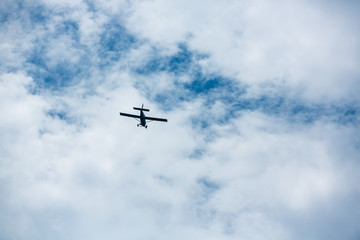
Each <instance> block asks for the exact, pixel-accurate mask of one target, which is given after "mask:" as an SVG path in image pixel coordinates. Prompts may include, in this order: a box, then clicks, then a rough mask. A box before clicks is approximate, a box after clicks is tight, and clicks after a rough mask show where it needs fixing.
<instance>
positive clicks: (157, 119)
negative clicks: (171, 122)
mask: <svg viewBox="0 0 360 240" xmlns="http://www.w3.org/2000/svg"><path fill="white" fill-rule="evenodd" d="M145 119H146V120H150V121H159V122H167V121H168V120H167V119H164V118H154V117H145Z"/></svg>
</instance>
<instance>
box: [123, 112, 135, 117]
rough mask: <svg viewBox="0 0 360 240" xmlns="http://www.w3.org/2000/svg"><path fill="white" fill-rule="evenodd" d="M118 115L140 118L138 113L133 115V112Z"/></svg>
mask: <svg viewBox="0 0 360 240" xmlns="http://www.w3.org/2000/svg"><path fill="white" fill-rule="evenodd" d="M120 116H124V117H132V118H140V116H139V115H133V114H128V113H122V112H121V113H120Z"/></svg>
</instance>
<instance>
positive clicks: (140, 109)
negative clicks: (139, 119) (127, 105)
mask: <svg viewBox="0 0 360 240" xmlns="http://www.w3.org/2000/svg"><path fill="white" fill-rule="evenodd" d="M133 108H134V110H139V111H144V112H150V109H146V108H144V104H143V105H142V106H141V108H138V107H133Z"/></svg>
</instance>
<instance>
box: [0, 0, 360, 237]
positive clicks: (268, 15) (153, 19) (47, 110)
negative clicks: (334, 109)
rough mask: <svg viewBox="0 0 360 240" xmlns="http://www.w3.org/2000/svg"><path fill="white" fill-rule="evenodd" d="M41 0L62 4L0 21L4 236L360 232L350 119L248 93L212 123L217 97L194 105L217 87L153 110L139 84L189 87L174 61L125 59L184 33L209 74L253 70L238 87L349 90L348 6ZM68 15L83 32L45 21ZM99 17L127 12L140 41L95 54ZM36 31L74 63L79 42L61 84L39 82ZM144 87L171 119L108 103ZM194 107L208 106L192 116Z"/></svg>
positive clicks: (132, 99)
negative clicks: (270, 108) (140, 122)
mask: <svg viewBox="0 0 360 240" xmlns="http://www.w3.org/2000/svg"><path fill="white" fill-rule="evenodd" d="M44 3H45V2H44ZM68 4H69V5H68ZM45 6H46V7H47V8H49V9H52V10H54V12H56V13H60V12H62V13H63V14H55V16H51V17H50V19H49V20H48V22H46V24H39V25H35V27H34V29H30V30H26V28H24V26H28V24H29V23H28V22H27V21H29V19H27V18H26V19H27V20H26V21H25V22H24V23H23V24H22V23H21V21H18V20H9V22H7V23H6V24H5V25H3V28H1V33H2V34H4V35H5V37H4V38H3V39H2V40H1V45H0V47H1V49H4V51H5V52H7V53H8V54H6V56H5V57H4V59H5V60H3V63H4V65H3V67H2V68H1V75H0V112H1V113H2V114H1V117H0V130H1V135H0V163H1V166H2V168H1V169H0V196H1V197H0V204H1V205H0V212H1V214H0V220H1V222H2V223H3V224H2V225H1V226H0V236H1V237H2V238H4V239H8V238H11V237H15V238H17V239H39V238H41V237H43V236H49V237H48V238H58V239H83V238H86V239H99V238H105V239H118V238H119V237H121V238H124V239H152V238H154V239H169V238H171V239H240V238H245V239H304V238H305V239H306V238H311V237H313V236H316V237H315V238H318V239H322V238H325V237H327V236H329V234H332V238H333V239H335V238H341V239H351V238H354V237H353V236H355V235H356V234H357V233H358V232H359V229H358V227H357V226H356V225H354V223H352V222H358V221H357V220H359V216H360V215H359V209H358V207H357V201H355V200H357V199H358V198H359V190H360V189H359V187H358V182H359V177H358V174H357V173H358V170H359V167H360V166H359V164H358V163H357V156H358V154H359V149H358V146H359V143H358V142H359V139H358V137H357V135H358V127H357V126H356V125H351V124H349V125H341V124H340V123H337V122H334V121H333V122H331V120H329V119H327V118H326V117H325V116H324V117H321V116H320V117H319V118H318V119H315V120H314V121H313V122H311V123H303V122H290V121H289V119H284V118H282V117H283V116H282V115H281V114H278V115H277V114H273V115H271V116H268V115H266V114H264V113H260V110H259V111H258V110H256V109H255V110H253V111H245V110H244V111H241V112H238V113H237V114H233V115H231V117H234V119H229V120H228V121H224V122H222V123H221V124H220V123H219V122H221V121H220V120H221V119H222V118H223V117H224V116H225V115H226V114H228V113H229V112H231V109H230V107H229V106H227V104H226V103H224V102H222V101H221V100H217V101H215V100H214V104H213V105H211V106H209V108H207V109H204V105H206V99H207V98H211V97H212V96H213V95H211V94H214V95H216V94H217V95H219V94H223V92H220V93H219V92H216V93H209V96H205V95H204V94H203V95H199V96H195V97H194V98H193V99H191V101H190V100H188V101H183V102H181V101H180V100H178V99H177V98H176V96H175V97H174V98H171V101H170V103H173V104H174V105H175V104H176V106H177V108H170V110H168V112H162V111H161V109H160V108H159V107H158V105H157V103H155V102H151V100H149V99H147V98H146V94H148V95H150V99H154V97H155V96H156V94H158V93H161V92H171V91H174V92H175V94H177V93H178V92H181V91H184V89H181V85H176V84H174V79H175V77H176V76H174V75H173V74H171V73H169V72H156V73H154V74H152V76H139V75H137V74H135V73H134V72H133V71H132V69H133V68H136V67H138V66H141V65H143V64H144V63H145V62H146V61H147V60H149V59H151V58H152V56H153V54H154V52H156V53H157V54H158V55H159V56H169V55H171V54H174V53H176V52H177V51H178V50H179V48H178V45H177V44H178V43H179V42H184V41H185V42H186V43H187V44H188V45H189V46H190V50H191V51H198V52H200V53H209V54H210V55H209V58H207V59H203V60H201V61H200V63H201V64H200V65H201V67H202V68H203V69H201V71H203V73H204V74H205V75H206V73H209V75H210V74H211V73H216V74H218V75H220V76H224V77H232V78H234V79H238V80H239V81H240V80H241V82H242V83H246V84H249V85H250V87H251V91H250V92H248V93H247V95H246V97H248V98H256V97H257V96H259V95H261V94H266V95H270V96H278V95H282V94H285V93H284V92H287V91H290V90H291V91H290V92H291V93H298V92H301V91H303V90H304V92H303V93H304V96H306V97H308V100H309V99H310V100H314V99H316V98H317V97H316V96H315V95H319V98H322V97H324V95H328V98H329V99H330V100H329V101H330V102H332V103H334V102H336V101H335V100H337V99H339V98H340V99H341V98H344V99H346V100H348V101H350V100H353V101H356V98H355V97H354V95H351V94H352V93H353V92H352V91H355V90H356V89H357V83H356V81H355V80H354V81H353V80H352V79H351V78H352V77H354V78H353V79H355V77H356V76H358V70H357V67H356V63H357V62H358V56H357V52H356V51H355V50H356V49H357V48H358V45H357V42H356V41H355V40H356V39H358V34H357V32H356V31H355V30H354V31H353V29H352V28H351V27H349V26H348V25H347V24H348V23H349V20H351V19H353V16H350V17H349V19H348V18H347V17H346V16H344V15H342V14H340V15H336V16H335V17H333V18H332V16H331V13H332V11H333V9H332V8H331V7H329V8H324V9H323V8H322V7H323V5H322V4H321V2H318V3H317V5H312V3H306V2H305V3H304V2H302V3H300V2H298V1H292V2H291V3H289V2H284V1H276V2H275V3H272V4H269V3H267V2H266V1H256V2H249V1H247V2H238V1H223V2H221V3H220V2H216V1H201V2H197V3H190V2H186V1H185V2H184V1H182V2H180V1H172V2H167V1H159V0H157V1H151V2H148V1H136V2H132V3H131V4H130V3H129V2H127V1H121V2H119V3H114V2H113V1H112V2H111V1H109V2H106V3H100V2H95V3H94V5H93V6H89V4H85V3H83V2H79V1H73V2H71V3H68V2H67V1H60V2H59V1H58V2H56V3H54V2H46V4H45ZM69 6H70V7H69ZM204 6H206V7H204ZM92 7H93V8H95V10H96V11H93V10H91V9H90V8H92ZM344 11H345V10H344ZM45 12H47V11H45ZM117 15H119V16H117ZM114 19H115V20H114ZM64 20H73V21H75V22H76V23H77V24H78V26H79V31H78V32H77V34H79V39H78V40H77V39H75V38H72V36H71V35H70V34H68V32H67V33H64V34H63V35H62V36H58V35H57V34H55V33H56V28H57V27H58V26H59V25H61V24H62V22H63V21H64ZM340 20H341V21H340ZM109 21H115V22H116V21H118V22H119V23H124V24H126V26H127V27H128V29H127V30H129V31H130V32H132V33H133V34H135V37H136V38H137V40H138V41H139V42H138V43H137V44H136V46H134V47H133V48H132V49H130V50H126V53H124V55H123V57H121V58H120V59H119V60H116V61H115V62H111V63H110V64H109V65H108V66H99V65H98V64H99V62H101V59H100V57H99V55H98V53H97V51H98V50H99V48H100V47H101V46H99V44H100V43H99V39H100V34H102V33H103V31H104V29H103V26H104V25H106V24H107V23H109ZM328 25H331V26H333V28H327V27H326V26H328ZM4 26H5V27H4ZM10 26H16V27H15V28H11V27H10ZM10 29H12V31H13V32H12V31H8V30H10ZM121 34H126V33H121ZM18 36H21V37H18ZM36 38H38V39H39V40H42V41H39V42H37V43H38V44H45V45H46V47H47V49H46V51H45V53H44V54H45V55H44V56H46V60H47V61H48V62H46V63H47V64H49V65H56V63H57V62H59V61H64V62H68V63H69V64H72V65H76V64H81V62H79V58H80V57H84V55H86V54H87V53H89V55H88V56H86V57H87V59H89V62H90V63H89V66H88V65H86V66H81V67H88V68H89V69H88V71H87V74H88V77H86V78H85V77H84V75H79V76H75V77H74V79H73V81H74V82H76V83H77V84H74V85H71V87H66V88H62V89H56V91H50V90H47V89H40V88H36V86H37V85H36V82H37V81H38V80H39V79H33V78H32V77H30V76H29V75H30V73H27V72H26V71H27V70H29V69H28V66H27V65H26V64H25V63H26V61H27V56H28V55H29V52H31V51H32V50H33V48H35V47H36V44H35V42H34V39H36ZM339 43H348V44H343V45H341V47H340V44H339ZM34 44H35V45H34ZM80 45H81V47H80V48H79V46H80ZM41 46H42V45H41ZM85 50H86V51H88V52H86V51H85ZM334 55H336V56H337V58H336V59H334V58H332V56H334ZM309 59H311V60H312V62H309V61H308V60H309ZM25 66H27V67H25ZM37 67H38V66H36V64H34V66H32V68H35V69H36V68H37ZM342 76H349V78H347V79H346V80H344V81H342V80H340V79H341V77H342ZM192 77H193V76H191V73H189V74H187V73H183V76H180V77H179V78H181V79H182V80H184V81H185V82H189V81H191V78H192ZM314 78H316V79H317V80H318V81H314ZM59 80H61V79H59ZM180 82H181V81H180ZM139 83H140V84H143V85H141V87H142V88H140V89H137V88H136V87H135V86H136V84H139ZM274 86H275V87H274ZM277 86H279V88H277ZM34 87H35V90H36V94H34V93H31V91H30V90H31V89H34ZM144 88H145V90H144ZM262 88H266V89H265V90H263V89H262ZM225 94H227V93H226V92H225ZM228 94H230V95H231V94H236V93H228ZM289 95H291V97H292V98H293V99H296V97H298V95H297V94H289ZM206 97H207V98H206ZM175 101H180V102H175ZM142 103H145V107H149V108H151V112H149V113H148V114H149V115H153V116H159V117H166V118H168V119H169V122H168V123H166V124H164V123H156V122H154V123H150V124H149V125H150V126H149V128H148V129H146V130H145V129H143V128H136V126H135V125H136V122H135V121H134V120H133V119H128V118H121V117H120V116H119V113H118V112H119V111H124V112H128V111H129V112H132V109H131V107H132V106H135V105H140V104H142ZM311 103H313V102H311V101H310V104H311ZM192 119H195V120H209V121H210V122H211V121H214V122H213V123H212V124H210V126H209V127H206V128H200V127H199V126H196V127H194V126H193V125H192V121H191V120H192ZM218 120H219V121H218ZM354 199H355V200H354ZM349 209H351V210H349ZM339 216H340V217H339ZM345 217H346V219H345ZM351 223H352V224H351ZM319 225H322V227H319ZM333 225H337V228H334V227H333ZM349 226H350V227H349ZM304 229H307V231H304Z"/></svg>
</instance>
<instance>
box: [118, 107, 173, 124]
mask: <svg viewBox="0 0 360 240" xmlns="http://www.w3.org/2000/svg"><path fill="white" fill-rule="evenodd" d="M133 109H134V110H139V111H140V115H133V114H129V113H122V112H120V116H124V117H132V118H135V119H136V120H138V118H139V119H140V120H138V121H139V124H138V125H137V126H138V127H139V126H141V127H144V128H147V127H148V126H147V125H146V120H149V121H159V122H167V119H164V118H154V117H146V116H145V114H144V112H149V111H150V110H149V109H146V108H144V104H143V105H142V106H141V108H138V107H133Z"/></svg>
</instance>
